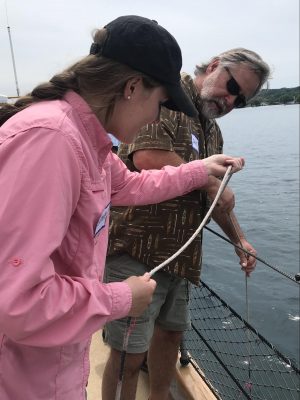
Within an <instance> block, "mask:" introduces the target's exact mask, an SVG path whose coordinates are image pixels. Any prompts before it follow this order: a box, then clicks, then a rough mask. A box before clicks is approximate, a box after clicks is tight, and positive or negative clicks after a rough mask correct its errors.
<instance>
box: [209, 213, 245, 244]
mask: <svg viewBox="0 0 300 400" xmlns="http://www.w3.org/2000/svg"><path fill="white" fill-rule="evenodd" d="M212 217H213V219H214V221H215V222H216V223H217V224H218V225H219V226H220V228H221V229H222V230H223V232H224V233H225V234H226V235H227V237H228V238H229V239H230V240H231V241H232V242H234V243H239V241H240V239H244V237H245V236H244V233H243V231H242V229H241V227H240V225H239V223H238V220H237V218H236V216H235V214H234V212H233V211H231V213H230V216H229V214H228V213H226V212H222V211H219V210H218V207H216V208H215V209H214V211H213V213H212ZM230 217H231V218H230ZM233 224H234V226H233Z"/></svg>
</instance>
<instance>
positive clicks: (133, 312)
mask: <svg viewBox="0 0 300 400" xmlns="http://www.w3.org/2000/svg"><path fill="white" fill-rule="evenodd" d="M124 282H126V283H127V285H128V286H129V287H130V289H131V293H132V304H131V309H130V311H129V313H128V316H129V317H139V316H140V315H141V314H142V313H143V312H144V311H145V309H146V308H147V307H148V305H149V304H150V303H151V301H152V295H153V292H154V290H155V288H156V282H155V280H154V279H151V278H150V274H149V273H148V272H146V273H145V274H144V275H143V276H131V277H130V278H128V279H126V280H125V281H124Z"/></svg>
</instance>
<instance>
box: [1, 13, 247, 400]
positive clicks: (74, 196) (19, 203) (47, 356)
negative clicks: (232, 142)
mask: <svg viewBox="0 0 300 400" xmlns="http://www.w3.org/2000/svg"><path fill="white" fill-rule="evenodd" d="M180 69H181V52H180V48H179V46H178V44H177V42H176V41H175V39H174V38H173V37H172V36H171V35H170V34H169V33H168V32H167V31H166V30H165V29H164V28H162V27H161V26H159V25H158V24H157V23H156V22H155V21H151V20H148V19H146V18H142V17H137V16H126V17H120V18H117V19H116V20H114V21H112V22H111V23H109V24H108V25H107V26H106V27H105V28H103V29H101V30H99V31H97V32H96V33H95V36H94V43H93V44H92V46H91V51H90V55H88V56H87V57H85V58H84V59H83V60H82V61H80V62H78V63H76V64H74V65H73V66H71V67H70V68H68V69H67V70H65V71H64V72H62V73H60V74H58V75H55V76H54V77H53V78H52V79H51V80H50V81H49V82H47V83H45V84H42V85H40V86H38V87H36V88H35V89H34V90H33V91H32V92H31V93H30V94H29V95H28V96H26V97H23V98H21V99H20V100H18V101H17V102H16V104H15V105H13V106H12V105H7V106H4V107H2V108H1V109H0V122H1V125H2V127H1V128H0V166H1V169H0V243H1V251H0V268H1V275H0V338H1V348H0V399H1V400H83V399H84V398H85V386H86V383H87V379H88V371H89V362H88V354H89V343H90V338H91V335H92V334H93V333H94V332H95V331H97V330H98V329H100V328H101V327H102V326H103V325H104V324H105V323H106V322H107V321H111V320H112V319H117V318H121V317H124V316H126V315H130V316H138V315H139V314H141V313H142V311H143V310H144V309H145V307H146V306H147V305H148V304H149V302H150V301H151V296H152V293H153V291H154V289H155V282H154V280H152V279H150V277H149V275H148V274H146V275H144V276H142V277H130V278H129V279H127V280H126V281H124V282H120V283H109V284H103V283H102V275H103V268H104V262H105V255H106V246H107V235H108V219H109V208H110V205H111V204H112V205H119V206H120V205H137V204H148V203H158V202H160V201H163V200H166V199H168V198H172V197H175V196H178V195H182V194H184V193H186V192H188V191H191V190H194V189H196V188H198V187H201V186H204V185H206V184H207V181H208V175H209V174H213V175H224V173H225V171H226V167H227V166H228V165H229V164H232V165H233V166H234V170H238V169H240V168H241V167H242V165H243V159H231V158H230V157H227V156H224V155H220V156H213V157H210V158H208V159H205V160H203V161H194V162H191V163H189V164H186V165H182V166H180V167H178V168H174V167H165V168H164V169H163V170H160V171H143V172H142V173H140V174H138V173H131V172H129V171H128V170H127V169H126V167H125V166H124V165H123V163H122V162H121V161H120V160H119V159H118V157H117V156H116V155H114V154H113V153H112V152H111V146H112V143H111V141H110V139H109V136H108V134H107V132H111V133H113V134H114V135H115V136H116V138H117V139H118V140H120V141H123V142H126V143H129V142H131V141H132V139H133V138H134V136H135V134H136V132H138V130H139V129H140V128H141V127H142V126H143V125H145V124H147V123H151V122H153V121H155V120H159V112H160V107H161V105H162V104H164V105H165V106H166V107H169V108H171V109H174V110H180V111H183V112H185V113H187V114H188V115H190V116H192V115H194V113H195V112H196V111H195V109H194V108H193V105H192V104H191V103H190V101H189V100H188V98H187V97H186V95H185V93H184V91H183V90H182V88H181V86H180Z"/></svg>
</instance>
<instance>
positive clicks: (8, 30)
mask: <svg viewBox="0 0 300 400" xmlns="http://www.w3.org/2000/svg"><path fill="white" fill-rule="evenodd" d="M5 6H6V19H7V32H8V37H9V44H10V52H11V59H12V63H13V69H14V75H15V83H16V89H17V96H18V97H19V96H20V90H19V84H18V77H17V69H16V63H15V56H14V48H13V44H12V39H11V33H10V26H9V23H8V14H7V4H6V2H5Z"/></svg>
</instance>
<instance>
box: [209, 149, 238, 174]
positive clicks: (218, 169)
mask: <svg viewBox="0 0 300 400" xmlns="http://www.w3.org/2000/svg"><path fill="white" fill-rule="evenodd" d="M202 161H203V162H204V164H205V166H206V169H207V173H208V175H214V176H224V175H225V173H226V170H227V168H228V167H229V166H230V165H232V170H231V173H235V172H238V171H240V170H241V169H243V167H244V165H245V160H244V158H243V157H231V156H226V155H225V154H215V155H213V156H210V157H207V158H204V159H203V160H202Z"/></svg>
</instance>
